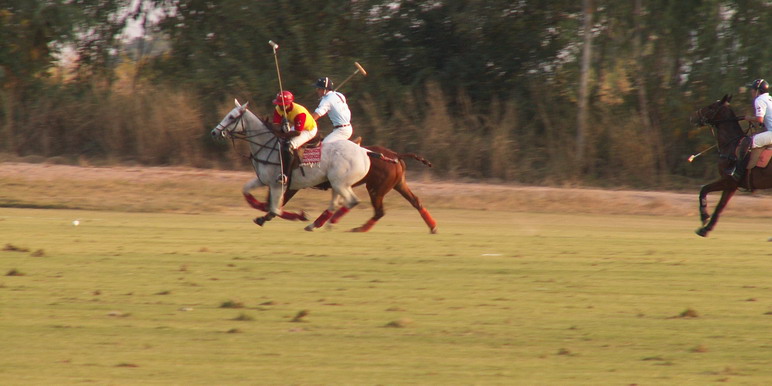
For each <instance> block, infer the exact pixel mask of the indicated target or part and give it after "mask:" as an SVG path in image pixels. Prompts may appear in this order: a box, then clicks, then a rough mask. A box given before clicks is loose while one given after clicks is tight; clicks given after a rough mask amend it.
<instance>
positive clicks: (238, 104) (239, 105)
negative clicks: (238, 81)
mask: <svg viewBox="0 0 772 386" xmlns="http://www.w3.org/2000/svg"><path fill="white" fill-rule="evenodd" d="M233 101H234V102H236V107H241V103H239V100H238V99H236V98H233Z"/></svg>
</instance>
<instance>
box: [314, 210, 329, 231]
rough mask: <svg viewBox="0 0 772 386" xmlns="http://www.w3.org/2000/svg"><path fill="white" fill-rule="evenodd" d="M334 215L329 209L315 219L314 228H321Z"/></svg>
mask: <svg viewBox="0 0 772 386" xmlns="http://www.w3.org/2000/svg"><path fill="white" fill-rule="evenodd" d="M330 217H332V212H331V211H330V210H329V209H327V210H325V211H324V212H322V214H321V215H319V217H318V218H317V219H316V220H315V221H314V228H321V227H322V226H324V224H325V223H326V222H327V220H329V219H330Z"/></svg>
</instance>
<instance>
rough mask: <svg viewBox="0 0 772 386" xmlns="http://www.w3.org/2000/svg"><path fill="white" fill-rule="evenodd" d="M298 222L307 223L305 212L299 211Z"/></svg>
mask: <svg viewBox="0 0 772 386" xmlns="http://www.w3.org/2000/svg"><path fill="white" fill-rule="evenodd" d="M298 220H300V221H308V217H306V211H304V210H301V211H300V217H299V218H298Z"/></svg>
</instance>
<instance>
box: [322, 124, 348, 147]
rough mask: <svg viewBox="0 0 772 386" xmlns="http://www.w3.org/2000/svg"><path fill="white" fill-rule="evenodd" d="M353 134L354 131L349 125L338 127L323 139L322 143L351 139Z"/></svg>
mask: <svg viewBox="0 0 772 386" xmlns="http://www.w3.org/2000/svg"><path fill="white" fill-rule="evenodd" d="M353 133H354V129H353V128H352V127H351V125H348V126H343V127H339V128H337V129H335V130H333V131H332V133H330V134H329V135H328V136H326V137H324V141H322V143H330V142H334V141H340V140H347V139H349V138H351V134H353Z"/></svg>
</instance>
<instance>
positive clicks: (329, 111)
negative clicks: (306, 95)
mask: <svg viewBox="0 0 772 386" xmlns="http://www.w3.org/2000/svg"><path fill="white" fill-rule="evenodd" d="M314 86H315V87H316V95H318V96H319V98H321V99H320V100H319V107H317V108H316V110H314V112H313V113H311V116H312V117H314V120H318V119H319V118H321V117H323V116H325V115H327V116H328V117H329V118H330V121H331V122H332V133H330V134H329V135H328V136H326V137H325V138H324V141H323V143H328V142H332V141H339V140H347V139H349V138H351V134H353V133H354V128H353V127H352V126H351V110H349V108H348V104H347V103H346V97H345V96H344V95H343V94H341V93H339V92H337V91H335V90H333V85H332V81H331V80H330V78H328V77H323V78H319V79H317V80H316V83H315V84H314Z"/></svg>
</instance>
